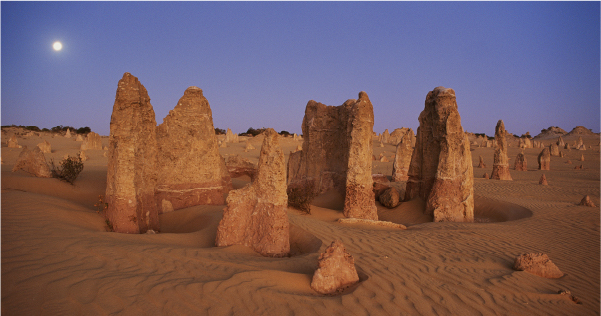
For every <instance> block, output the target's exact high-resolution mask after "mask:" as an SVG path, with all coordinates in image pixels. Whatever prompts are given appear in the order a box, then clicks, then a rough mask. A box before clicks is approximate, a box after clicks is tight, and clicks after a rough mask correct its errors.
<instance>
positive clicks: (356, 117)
mask: <svg viewBox="0 0 601 316" xmlns="http://www.w3.org/2000/svg"><path fill="white" fill-rule="evenodd" d="M373 124H374V115H373V106H372V104H371V102H370V101H369V97H368V96H367V93H365V92H360V93H359V99H358V100H352V99H351V100H347V101H346V102H345V103H344V104H343V105H341V106H326V105H324V104H321V103H317V102H315V101H313V100H311V101H309V102H308V103H307V107H306V110H305V117H304V118H303V125H302V128H303V137H304V141H303V150H302V156H301V167H300V168H299V172H298V174H297V178H296V179H292V182H294V181H297V180H301V179H303V178H313V179H315V181H316V182H315V183H316V186H315V190H316V192H315V193H316V194H319V193H324V192H327V191H329V190H331V189H335V190H337V191H338V192H339V193H340V194H341V195H343V196H345V199H344V200H345V205H344V215H345V216H346V217H356V218H364V219H377V209H376V205H375V199H374V195H373V191H372V184H373V180H372V177H371V166H372V160H371V159H372V146H371V144H372V133H373Z"/></svg>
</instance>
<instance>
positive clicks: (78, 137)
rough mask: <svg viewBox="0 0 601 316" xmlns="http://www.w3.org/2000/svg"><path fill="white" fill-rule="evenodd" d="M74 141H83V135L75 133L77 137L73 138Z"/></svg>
mask: <svg viewBox="0 0 601 316" xmlns="http://www.w3.org/2000/svg"><path fill="white" fill-rule="evenodd" d="M75 141H78V142H83V137H82V136H81V134H77V137H76V138H75Z"/></svg>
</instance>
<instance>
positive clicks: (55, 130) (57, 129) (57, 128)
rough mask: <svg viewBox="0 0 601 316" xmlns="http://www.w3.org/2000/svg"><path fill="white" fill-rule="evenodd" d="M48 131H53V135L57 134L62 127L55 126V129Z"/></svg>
mask: <svg viewBox="0 0 601 316" xmlns="http://www.w3.org/2000/svg"><path fill="white" fill-rule="evenodd" d="M50 130H51V131H53V132H54V133H58V132H60V131H62V130H63V126H62V125H58V126H55V127H53V128H51V129H50Z"/></svg>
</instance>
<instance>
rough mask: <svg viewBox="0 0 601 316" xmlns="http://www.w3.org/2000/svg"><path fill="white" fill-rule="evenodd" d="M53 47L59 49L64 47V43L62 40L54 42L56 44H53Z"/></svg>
mask: <svg viewBox="0 0 601 316" xmlns="http://www.w3.org/2000/svg"><path fill="white" fill-rule="evenodd" d="M52 48H54V50H55V51H59V50H61V49H63V44H61V42H54V44H52Z"/></svg>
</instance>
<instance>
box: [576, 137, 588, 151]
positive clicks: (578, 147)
mask: <svg viewBox="0 0 601 316" xmlns="http://www.w3.org/2000/svg"><path fill="white" fill-rule="evenodd" d="M574 147H575V148H576V149H578V150H586V146H585V145H584V142H583V141H582V136H578V142H577V143H576V146H574Z"/></svg>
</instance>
